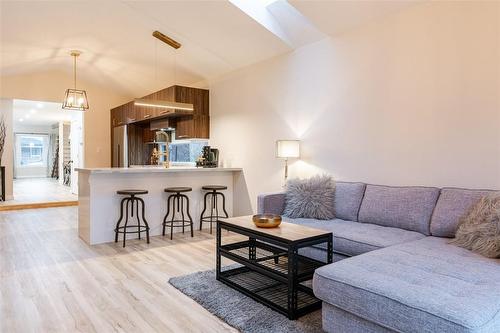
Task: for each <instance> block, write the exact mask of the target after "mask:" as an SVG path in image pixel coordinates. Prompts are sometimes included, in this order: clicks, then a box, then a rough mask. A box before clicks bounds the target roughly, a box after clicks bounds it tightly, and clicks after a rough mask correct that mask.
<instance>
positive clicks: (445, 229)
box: [431, 188, 494, 237]
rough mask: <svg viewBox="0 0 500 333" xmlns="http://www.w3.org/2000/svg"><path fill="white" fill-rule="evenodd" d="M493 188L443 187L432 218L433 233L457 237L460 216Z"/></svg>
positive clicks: (433, 234) (437, 235)
mask: <svg viewBox="0 0 500 333" xmlns="http://www.w3.org/2000/svg"><path fill="white" fill-rule="evenodd" d="M493 192H494V191H492V190H470V189H462V188H443V189H442V190H441V195H440V196H439V199H438V201H437V203H436V208H435V209H434V213H433V214H432V219H431V235H432V236H436V237H455V232H456V231H457V228H458V223H459V220H460V217H462V216H463V215H465V214H466V213H467V212H468V210H469V209H470V208H471V207H472V206H473V205H474V204H475V203H477V202H478V201H479V200H480V199H481V198H482V197H484V196H485V195H488V194H490V193H493Z"/></svg>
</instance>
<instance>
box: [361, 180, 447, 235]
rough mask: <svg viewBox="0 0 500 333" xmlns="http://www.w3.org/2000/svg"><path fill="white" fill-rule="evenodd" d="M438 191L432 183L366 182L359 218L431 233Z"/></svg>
mask: <svg viewBox="0 0 500 333" xmlns="http://www.w3.org/2000/svg"><path fill="white" fill-rule="evenodd" d="M439 191H440V190H439V189H438V188H435V187H417V186H409V187H397V186H381V185H366V190H365V195H364V197H363V201H362V202H361V208H360V210H359V217H358V220H359V222H364V223H373V224H378V225H382V226H386V227H394V228H401V229H406V230H411V231H417V232H420V233H422V234H424V235H430V220H431V216H432V212H433V210H434V207H435V205H436V201H437V200H438V197H439Z"/></svg>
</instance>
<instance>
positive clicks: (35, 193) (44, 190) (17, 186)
mask: <svg viewBox="0 0 500 333" xmlns="http://www.w3.org/2000/svg"><path fill="white" fill-rule="evenodd" d="M76 200H78V195H76V194H72V193H71V189H70V187H69V186H64V185H61V184H59V181H58V180H57V179H52V178H21V179H15V180H14V200H8V201H6V202H0V206H9V205H20V204H32V203H46V202H59V201H76Z"/></svg>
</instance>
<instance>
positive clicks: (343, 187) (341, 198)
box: [334, 182, 366, 221]
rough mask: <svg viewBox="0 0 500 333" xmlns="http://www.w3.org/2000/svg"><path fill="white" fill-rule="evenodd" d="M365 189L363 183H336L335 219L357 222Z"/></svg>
mask: <svg viewBox="0 0 500 333" xmlns="http://www.w3.org/2000/svg"><path fill="white" fill-rule="evenodd" d="M365 188H366V184H364V183H352V182H336V183H335V199H334V208H335V217H336V218H338V219H342V220H349V221H357V220H358V212H359V207H360V206H361V201H362V200H363V195H364V194H365Z"/></svg>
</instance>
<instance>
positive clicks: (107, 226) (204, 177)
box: [76, 165, 245, 244]
mask: <svg viewBox="0 0 500 333" xmlns="http://www.w3.org/2000/svg"><path fill="white" fill-rule="evenodd" d="M76 171H78V202H79V203H78V205H79V208H78V233H79V235H80V237H81V238H82V239H83V240H84V241H85V242H87V243H88V244H100V243H107V242H113V241H114V240H115V228H116V223H117V221H118V220H119V218H120V215H121V202H122V200H123V198H124V196H123V195H119V194H117V191H119V190H124V189H125V190H126V189H141V190H145V191H148V193H147V194H143V195H141V198H142V199H143V200H144V203H145V215H146V220H147V221H148V224H149V227H150V235H151V236H156V235H161V234H162V230H163V228H162V227H163V221H164V217H165V215H166V212H167V210H166V207H167V203H168V202H169V199H168V197H169V193H165V188H167V187H179V186H182V187H190V188H191V191H189V192H186V193H185V195H186V196H188V198H189V205H188V207H186V209H187V210H189V211H190V214H191V217H192V218H194V220H193V222H194V223H195V229H196V230H198V229H199V228H200V219H199V217H200V215H201V213H202V211H203V209H204V207H205V206H204V200H205V197H206V193H208V192H207V191H206V190H204V189H203V186H205V185H214V184H215V185H223V186H226V189H225V190H222V192H223V193H224V196H225V203H226V210H227V212H228V214H229V216H232V214H233V203H234V201H233V192H234V187H235V186H242V184H244V183H245V182H244V176H243V170H242V169H241V168H196V167H193V166H172V167H171V168H165V167H159V166H158V167H157V166H141V165H138V166H132V167H130V168H77V169H76ZM209 204H210V203H209ZM127 205H128V204H127ZM127 209H128V208H127ZM177 210H179V209H177ZM132 211H133V209H132ZM133 215H134V214H133V213H131V215H130V216H131V217H132V216H133ZM177 215H179V214H177ZM177 217H178V216H177ZM134 218H135V217H134ZM208 227H209V224H207V223H204V224H203V228H208ZM175 229H176V230H174V231H175V232H180V231H182V230H180V228H175ZM122 236H123V235H121V236H120V239H121V237H122ZM137 236H138V234H127V238H130V239H132V238H137Z"/></svg>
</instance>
